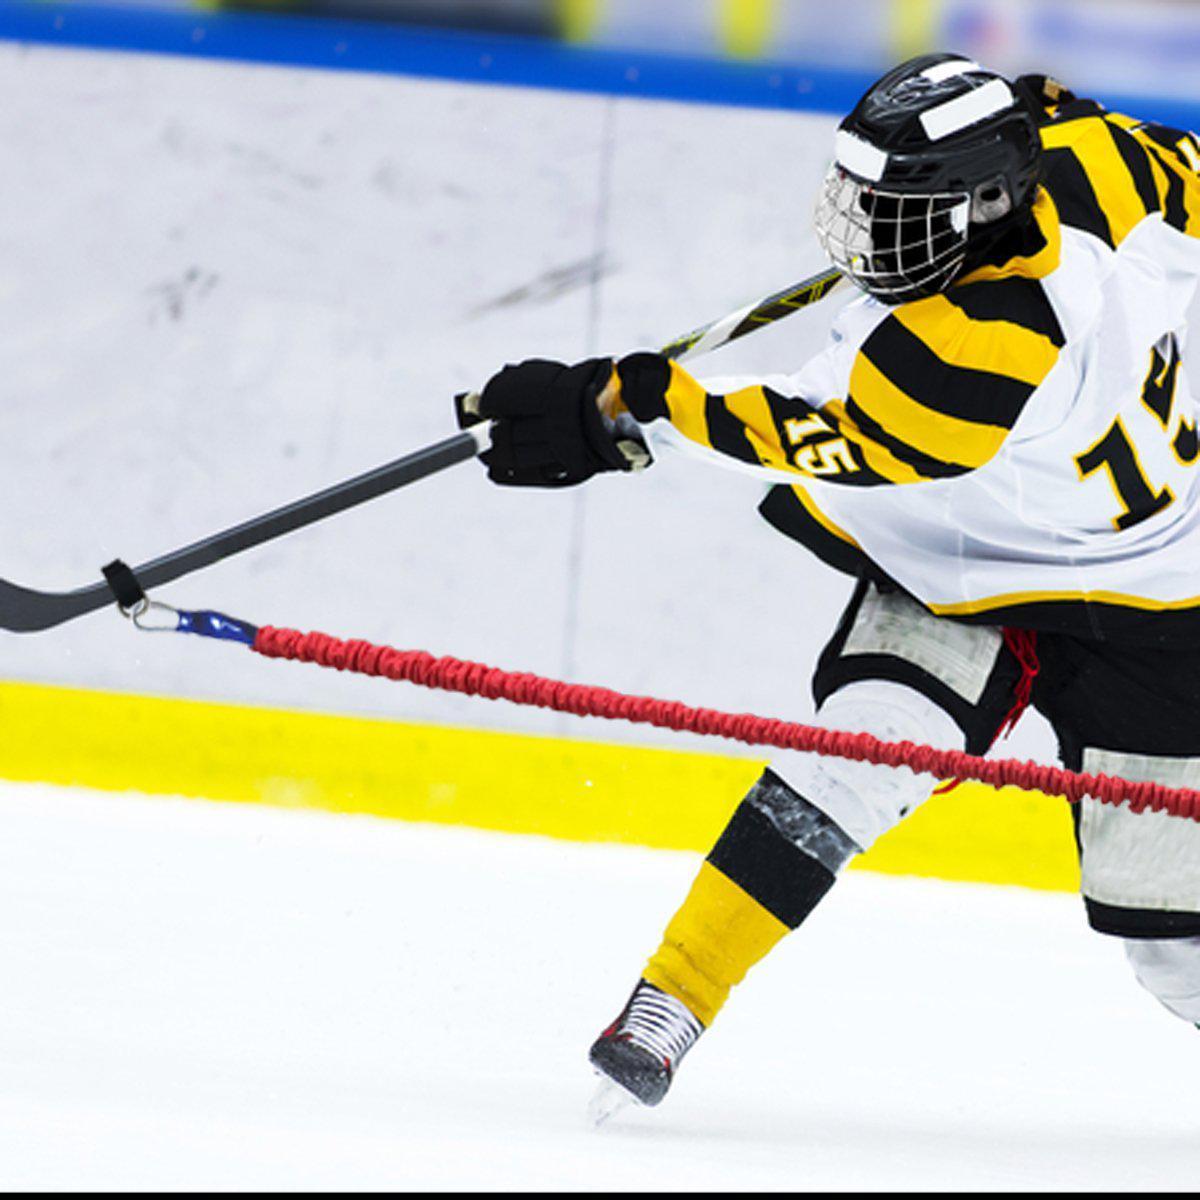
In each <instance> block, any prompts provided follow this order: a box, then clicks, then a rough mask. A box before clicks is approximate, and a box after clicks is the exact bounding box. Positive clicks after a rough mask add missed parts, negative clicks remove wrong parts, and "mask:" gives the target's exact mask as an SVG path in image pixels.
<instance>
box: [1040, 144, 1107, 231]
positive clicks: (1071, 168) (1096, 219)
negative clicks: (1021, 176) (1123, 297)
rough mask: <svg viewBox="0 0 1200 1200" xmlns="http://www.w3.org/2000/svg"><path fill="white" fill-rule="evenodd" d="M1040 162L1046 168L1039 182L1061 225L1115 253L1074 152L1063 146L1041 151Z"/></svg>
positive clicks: (1101, 210) (1091, 191) (1093, 193)
mask: <svg viewBox="0 0 1200 1200" xmlns="http://www.w3.org/2000/svg"><path fill="white" fill-rule="evenodd" d="M1043 158H1044V161H1045V164H1046V166H1045V175H1044V178H1043V180H1042V182H1043V185H1044V186H1045V188H1046V190H1047V191H1048V192H1049V193H1050V197H1051V199H1052V200H1053V201H1054V205H1055V207H1056V208H1057V209H1058V215H1059V219H1060V220H1061V221H1062V223H1063V224H1064V225H1071V226H1074V228H1076V229H1082V230H1084V232H1086V233H1090V234H1094V235H1095V236H1096V237H1098V238H1100V240H1101V241H1102V242H1104V244H1105V245H1106V246H1108V247H1109V248H1110V249H1115V248H1116V241H1115V240H1114V238H1113V234H1112V227H1111V226H1110V225H1109V223H1108V218H1107V217H1106V216H1105V215H1104V209H1103V208H1102V207H1101V205H1100V201H1099V200H1098V199H1097V198H1096V191H1095V188H1093V187H1092V183H1091V180H1090V179H1088V177H1087V172H1086V171H1084V169H1083V164H1082V163H1081V162H1080V161H1079V158H1078V156H1077V155H1076V154H1075V152H1074V151H1073V150H1071V149H1070V148H1069V147H1066V146H1055V147H1053V148H1051V149H1048V150H1045V151H1044V152H1043Z"/></svg>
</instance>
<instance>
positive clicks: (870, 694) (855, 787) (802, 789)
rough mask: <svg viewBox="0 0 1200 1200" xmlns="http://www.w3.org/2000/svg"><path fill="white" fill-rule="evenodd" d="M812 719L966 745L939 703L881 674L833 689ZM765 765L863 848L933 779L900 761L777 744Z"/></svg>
mask: <svg viewBox="0 0 1200 1200" xmlns="http://www.w3.org/2000/svg"><path fill="white" fill-rule="evenodd" d="M814 723H815V724H817V725H821V726H823V727H824V728H826V729H841V730H845V731H846V732H848V733H870V734H874V736H875V737H877V738H880V739H881V740H883V741H888V742H901V741H912V742H921V743H924V744H925V745H929V746H936V747H937V748H938V749H939V750H961V749H963V746H964V744H965V738H964V736H963V732H962V730H961V729H959V727H958V725H957V724H956V723H955V721H954V719H953V718H952V717H951V716H950V715H949V713H947V712H946V711H945V710H944V709H942V708H940V707H939V706H938V705H937V704H935V703H934V702H933V701H932V700H929V699H927V698H926V697H925V696H923V695H921V693H920V692H916V691H914V690H913V689H912V688H908V687H905V686H904V685H903V684H899V683H890V682H886V681H883V680H865V681H863V682H861V683H851V684H848V685H847V686H846V687H844V688H841V689H839V690H838V691H836V692H835V693H834V694H833V695H832V696H830V697H829V699H828V700H827V701H826V702H825V704H824V706H823V707H822V708H821V712H820V715H819V716H818V718H817V720H816V721H815V722H814ZM771 768H772V770H774V771H775V773H776V774H777V775H779V776H780V778H782V779H783V780H785V781H786V782H787V783H788V784H789V785H790V786H791V787H792V788H793V789H795V791H797V792H799V793H800V795H802V796H803V797H804V798H805V799H806V800H808V801H809V802H810V803H811V804H813V805H815V806H816V807H817V808H819V809H820V810H821V811H822V812H824V813H825V815H826V816H828V817H830V818H832V820H834V821H836V822H837V824H838V825H839V826H841V828H842V829H843V830H844V831H845V832H846V833H847V834H849V835H850V837H852V838H853V839H854V840H855V842H857V843H858V845H859V846H860V847H861V848H862V849H863V850H866V849H868V848H869V847H870V846H871V845H872V844H873V843H874V842H875V841H876V839H878V838H879V837H880V836H882V835H883V834H885V833H887V831H888V830H889V829H891V828H893V827H894V826H895V825H898V824H899V823H900V821H902V820H903V819H904V818H905V817H906V816H907V815H908V814H909V813H910V812H912V811H913V809H915V808H917V807H918V806H919V805H921V804H923V803H924V802H925V801H926V800H927V799H928V798H929V796H930V793H931V792H932V791H933V789H934V788H935V787H936V786H937V784H936V782H935V781H934V780H933V779H931V778H930V777H929V776H928V775H914V774H913V773H912V772H911V771H909V770H907V769H906V768H895V767H877V766H873V765H872V764H870V763H856V762H850V761H848V760H847V759H842V758H826V757H822V756H821V755H817V754H801V753H799V752H797V751H793V750H782V751H778V752H777V753H776V755H775V757H774V758H773V760H772V762H771Z"/></svg>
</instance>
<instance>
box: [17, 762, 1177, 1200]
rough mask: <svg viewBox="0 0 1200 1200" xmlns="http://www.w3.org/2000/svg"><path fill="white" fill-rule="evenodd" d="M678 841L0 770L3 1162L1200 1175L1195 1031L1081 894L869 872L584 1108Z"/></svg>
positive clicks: (314, 1173) (114, 1167) (610, 1181)
mask: <svg viewBox="0 0 1200 1200" xmlns="http://www.w3.org/2000/svg"><path fill="white" fill-rule="evenodd" d="M696 861H697V860H696V858H695V856H692V855H686V854H669V853H661V852H651V851H638V850H632V849H627V848H609V847H597V846H592V847H585V846H577V845H571V844H566V843H557V842H550V841H546V840H540V839H536V838H515V837H504V836H501V835H490V834H482V833H476V832H471V831H458V830H448V829H432V828H422V827H414V826H405V825H402V824H396V823H387V822H381V821H376V820H373V819H369V818H347V817H335V816H330V815H323V814H313V813H306V812H287V811H279V810H266V809H258V808H254V807H248V806H247V807H241V806H222V805H214V804H206V803H202V802H187V801H172V800H148V799H142V798H137V797H113V796H106V797H100V796H96V795H89V794H87V793H83V792H71V791H67V790H56V789H52V788H49V787H44V786H36V785H11V784H10V785H4V786H3V788H2V789H0V954H2V957H3V964H4V968H3V980H2V982H0V1188H4V1189H5V1190H11V1189H17V1188H23V1187H38V1188H43V1189H47V1188H69V1187H92V1188H116V1187H137V1188H149V1187H156V1186H157V1187H168V1188H190V1189H199V1188H206V1187H213V1188H235V1187H255V1188H301V1187H304V1188H336V1187H357V1188H371V1187H373V1188H400V1189H415V1188H419V1187H431V1188H497V1189H500V1188H506V1189H516V1188H542V1189H546V1188H553V1187H566V1188H576V1189H587V1188H595V1189H599V1188H635V1187H638V1188H650V1189H654V1190H672V1189H685V1188H701V1189H721V1188H726V1189H733V1188H736V1189H752V1188H780V1189H781V1188H791V1189H804V1190H808V1189H818V1188H833V1189H852V1188H872V1189H884V1188H918V1187H927V1188H939V1189H941V1188H952V1187H964V1188H977V1189H978V1188H1016V1189H1034V1188H1050V1189H1067V1188H1087V1187H1098V1188H1103V1189H1124V1190H1135V1189H1148V1188H1181V1189H1182V1188H1189V1189H1190V1188H1191V1187H1193V1186H1194V1185H1195V1182H1196V1180H1197V1179H1200V1115H1198V1112H1197V1105H1196V1096H1197V1088H1198V1085H1200V1071H1198V1069H1197V1068H1198V1065H1200V1033H1197V1032H1196V1031H1195V1030H1194V1029H1192V1028H1190V1027H1189V1026H1186V1025H1184V1024H1183V1023H1182V1022H1179V1021H1176V1020H1174V1019H1173V1018H1171V1017H1169V1016H1168V1015H1166V1014H1165V1013H1163V1012H1161V1011H1160V1010H1159V1008H1158V1007H1157V1005H1156V1004H1155V1003H1154V1001H1153V1000H1151V999H1150V998H1149V997H1148V996H1146V995H1144V994H1143V993H1142V992H1141V991H1140V990H1139V989H1138V987H1137V985H1136V984H1135V983H1134V981H1133V980H1132V977H1131V976H1130V975H1129V974H1128V972H1127V969H1126V967H1125V965H1124V960H1123V955H1122V953H1121V950H1120V947H1119V946H1118V945H1116V944H1115V943H1113V942H1111V941H1108V940H1105V939H1101V938H1098V937H1096V936H1094V935H1092V934H1090V933H1089V932H1088V931H1087V930H1086V928H1085V927H1084V922H1083V917H1082V914H1081V912H1080V909H1079V905H1078V903H1077V902H1076V901H1075V900H1074V899H1073V898H1071V897H1067V896H1055V895H1045V894H1036V893H1030V892H1021V891H1016V890H1007V889H997V888H986V887H973V886H964V885H952V884H940V883H933V882H930V881H922V880H903V879H888V878H879V877H872V876H867V875H862V874H858V875H852V876H849V877H847V878H846V879H845V880H844V881H843V883H841V884H840V885H839V887H838V888H837V889H835V890H834V892H833V893H832V894H831V896H830V898H829V900H828V902H827V903H826V904H825V905H824V906H823V907H822V909H821V910H819V912H818V913H817V914H816V915H815V916H814V917H813V919H812V920H811V922H810V923H809V924H808V925H807V926H806V927H805V928H804V929H803V930H802V931H801V932H800V933H798V934H797V935H795V937H794V938H793V939H791V941H790V942H789V943H788V944H785V945H784V946H783V947H782V948H781V949H780V950H779V951H778V952H777V953H776V955H775V956H774V957H773V958H772V959H771V960H769V961H768V962H766V963H765V964H763V965H762V966H761V967H760V968H759V969H758V970H757V972H756V975H755V976H752V977H751V980H750V981H749V982H748V984H747V985H746V986H745V987H743V988H742V989H741V990H740V992H739V993H738V994H737V995H735V997H734V999H733V1000H732V1001H731V1003H730V1005H729V1008H728V1009H727V1011H726V1012H725V1013H724V1014H722V1016H721V1018H720V1020H719V1022H718V1024H717V1026H716V1027H715V1028H714V1030H713V1031H711V1032H710V1033H709V1034H707V1035H706V1036H705V1037H704V1038H703V1039H702V1040H701V1042H700V1044H699V1045H698V1046H697V1048H696V1049H695V1050H694V1051H693V1053H692V1054H691V1055H690V1056H689V1058H688V1061H687V1063H686V1064H685V1065H684V1068H683V1070H682V1072H681V1074H680V1077H679V1079H678V1081H677V1083H676V1086H675V1088H674V1090H673V1093H672V1095H671V1096H670V1097H668V1099H667V1100H666V1102H665V1103H664V1104H663V1105H662V1106H661V1107H660V1108H658V1109H655V1110H654V1111H652V1112H647V1111H644V1110H632V1111H627V1112H624V1113H621V1114H619V1115H618V1116H616V1117H614V1118H613V1119H612V1120H611V1121H610V1122H609V1123H608V1124H607V1125H605V1126H604V1128H603V1129H601V1130H599V1131H597V1130H594V1129H592V1128H591V1127H590V1126H589V1125H588V1123H587V1119H586V1105H587V1101H588V1097H589V1095H590V1093H591V1091H592V1089H593V1085H594V1081H593V1077H592V1075H591V1072H590V1069H589V1067H588V1065H587V1061H586V1053H587V1047H588V1045H589V1044H590V1042H591V1040H592V1038H593V1037H594V1036H595V1034H596V1033H597V1032H598V1031H599V1030H600V1029H601V1028H602V1027H603V1025H604V1024H605V1023H606V1022H607V1021H609V1020H610V1019H611V1018H612V1016H613V1015H614V1014H615V1013H616V1011H617V1010H618V1009H619V1007H620V1006H621V1004H622V1003H624V1000H625V998H626V997H627V995H628V992H629V988H630V986H631V984H632V982H633V979H634V978H635V976H636V973H637V971H638V969H639V967H640V965H641V963H642V960H643V957H644V955H645V954H646V953H648V952H649V951H650V950H651V949H652V948H653V945H654V943H655V942H656V940H657V936H658V933H659V931H660V928H661V926H662V924H663V922H664V921H665V919H666V918H667V916H668V915H669V913H670V912H671V910H672V909H673V907H674V905H675V904H676V903H677V902H678V900H679V898H680V897H681V895H682V894H683V892H684V890H685V888H686V886H687V884H688V882H689V880H690V877H691V875H692V873H693V871H694V870H695V867H696Z"/></svg>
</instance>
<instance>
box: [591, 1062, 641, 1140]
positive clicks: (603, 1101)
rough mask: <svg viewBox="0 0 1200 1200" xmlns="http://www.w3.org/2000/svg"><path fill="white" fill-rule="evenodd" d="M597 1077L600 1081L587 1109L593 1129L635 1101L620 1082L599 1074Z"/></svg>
mask: <svg viewBox="0 0 1200 1200" xmlns="http://www.w3.org/2000/svg"><path fill="white" fill-rule="evenodd" d="M599 1079H600V1082H599V1084H598V1085H597V1087H596V1091H595V1092H594V1093H593V1095H592V1099H591V1101H590V1103H589V1104H588V1110H587V1112H588V1120H589V1121H590V1122H591V1124H592V1127H593V1128H595V1129H599V1128H600V1126H601V1125H603V1124H604V1123H605V1122H606V1121H608V1120H611V1119H612V1118H613V1117H615V1116H616V1115H617V1113H619V1112H623V1111H624V1110H625V1109H627V1108H630V1107H632V1106H633V1105H635V1104H636V1103H637V1101H636V1100H635V1099H634V1098H633V1096H631V1095H630V1094H629V1093H628V1092H627V1091H626V1090H625V1089H624V1088H623V1087H621V1085H620V1084H618V1083H614V1082H613V1081H612V1080H611V1079H609V1078H607V1076H604V1075H600V1076H599Z"/></svg>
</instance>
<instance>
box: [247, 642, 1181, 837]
mask: <svg viewBox="0 0 1200 1200" xmlns="http://www.w3.org/2000/svg"><path fill="white" fill-rule="evenodd" d="M252 648H253V649H254V650H255V651H256V652H257V653H259V654H262V655H265V656H266V657H267V658H287V659H293V660H295V661H298V662H310V663H316V664H318V665H319V666H322V667H332V668H334V669H335V670H338V671H352V672H355V673H357V674H360V675H377V676H382V677H383V678H385V679H396V680H405V681H407V682H409V683H416V684H419V685H420V686H422V687H428V688H439V689H441V690H442V691H448V692H462V693H464V694H465V695H468V696H483V697H485V698H487V699H488V700H509V701H511V702H512V703H514V704H527V705H533V706H536V707H538V708H551V709H554V710H555V711H556V712H564V713H572V714H574V715H575V716H579V717H605V718H608V719H609V720H622V721H632V722H634V723H635V724H641V725H655V726H657V727H659V728H661V729H675V730H680V731H686V732H688V733H699V734H707V735H710V736H714V737H724V738H732V739H733V740H735V741H739V742H745V743H746V744H747V745H751V746H775V747H778V748H779V749H781V750H804V751H809V752H812V753H815V754H825V755H832V756H833V757H836V758H846V759H851V760H853V761H855V762H868V763H875V764H877V765H879V766H885V767H907V768H908V769H909V770H911V771H914V772H918V773H922V774H927V775H933V776H935V777H937V778H939V779H975V780H978V781H979V782H980V783H987V784H991V785H992V786H993V787H1005V786H1013V787H1019V788H1024V789H1025V790H1026V791H1031V790H1035V789H1036V790H1038V791H1042V792H1046V793H1048V794H1049V795H1052V796H1064V797H1066V799H1067V800H1069V801H1071V802H1072V803H1075V802H1077V801H1078V800H1080V799H1081V798H1082V797H1083V796H1092V797H1094V798H1095V799H1097V800H1100V801H1103V802H1104V803H1105V804H1121V803H1122V802H1127V803H1128V804H1129V807H1130V808H1131V809H1132V810H1133V811H1134V812H1143V811H1150V812H1166V813H1171V814H1172V815H1174V816H1178V817H1189V818H1191V819H1192V820H1193V821H1200V792H1196V791H1193V790H1191V789H1189V788H1171V787H1165V786H1164V785H1162V784H1158V783H1147V782H1136V781H1132V780H1128V779H1121V778H1118V777H1114V776H1111V775H1088V774H1081V773H1079V772H1076V771H1066V770H1063V769H1062V768H1060V767H1049V766H1044V765H1042V764H1040V763H1034V762H1021V761H1019V760H1017V759H1011V758H1007V759H1005V758H979V757H977V756H975V755H971V754H964V753H962V752H961V751H958V750H937V749H935V748H934V747H932V746H922V745H918V744H917V743H916V742H884V741H880V740H879V738H876V737H872V736H871V735H870V734H868V733H842V732H839V731H837V730H833V729H820V728H818V727H816V726H813V725H798V724H795V723H793V722H791V721H780V720H777V719H775V718H771V717H756V716H752V715H750V714H748V713H725V712H718V711H716V710H715V709H711V708H694V707H692V706H691V705H688V704H681V703H679V702H678V701H674V700H655V699H653V698H651V697H648V696H626V695H623V694H622V693H620V692H614V691H611V690H609V689H608V688H602V687H589V686H587V685H585V684H580V683H563V682H560V681H559V680H555V679H544V678H542V677H541V676H539V675H530V674H527V673H524V672H512V671H502V670H500V669H499V668H497V667H488V666H485V665H483V664H482V663H473V662H464V661H462V660H461V659H457V658H434V657H433V655H431V654H427V653H426V652H425V651H423V650H395V649H393V648H391V647H389V646H375V645H372V644H371V643H370V642H364V641H342V640H341V639H339V638H335V637H330V636H329V635H328V634H325V633H301V632H299V631H298V630H295V629H275V628H272V627H271V626H269V625H264V626H263V627H262V628H261V629H259V630H258V631H257V634H256V635H255V638H254V642H253V646H252ZM1014 650H1015V648H1014ZM1026 652H1028V653H1026ZM1018 658H1019V659H1020V660H1021V664H1022V680H1021V683H1020V684H1019V685H1018V700H1020V699H1021V698H1022V693H1024V699H1025V701H1026V702H1027V701H1028V693H1029V691H1030V690H1031V689H1032V685H1033V675H1034V674H1035V673H1036V670H1037V665H1036V657H1032V648H1031V647H1027V646H1022V652H1021V653H1020V654H1018ZM1015 715H1019V713H1016V714H1015ZM1011 716H1013V714H1010V717H1011Z"/></svg>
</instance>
